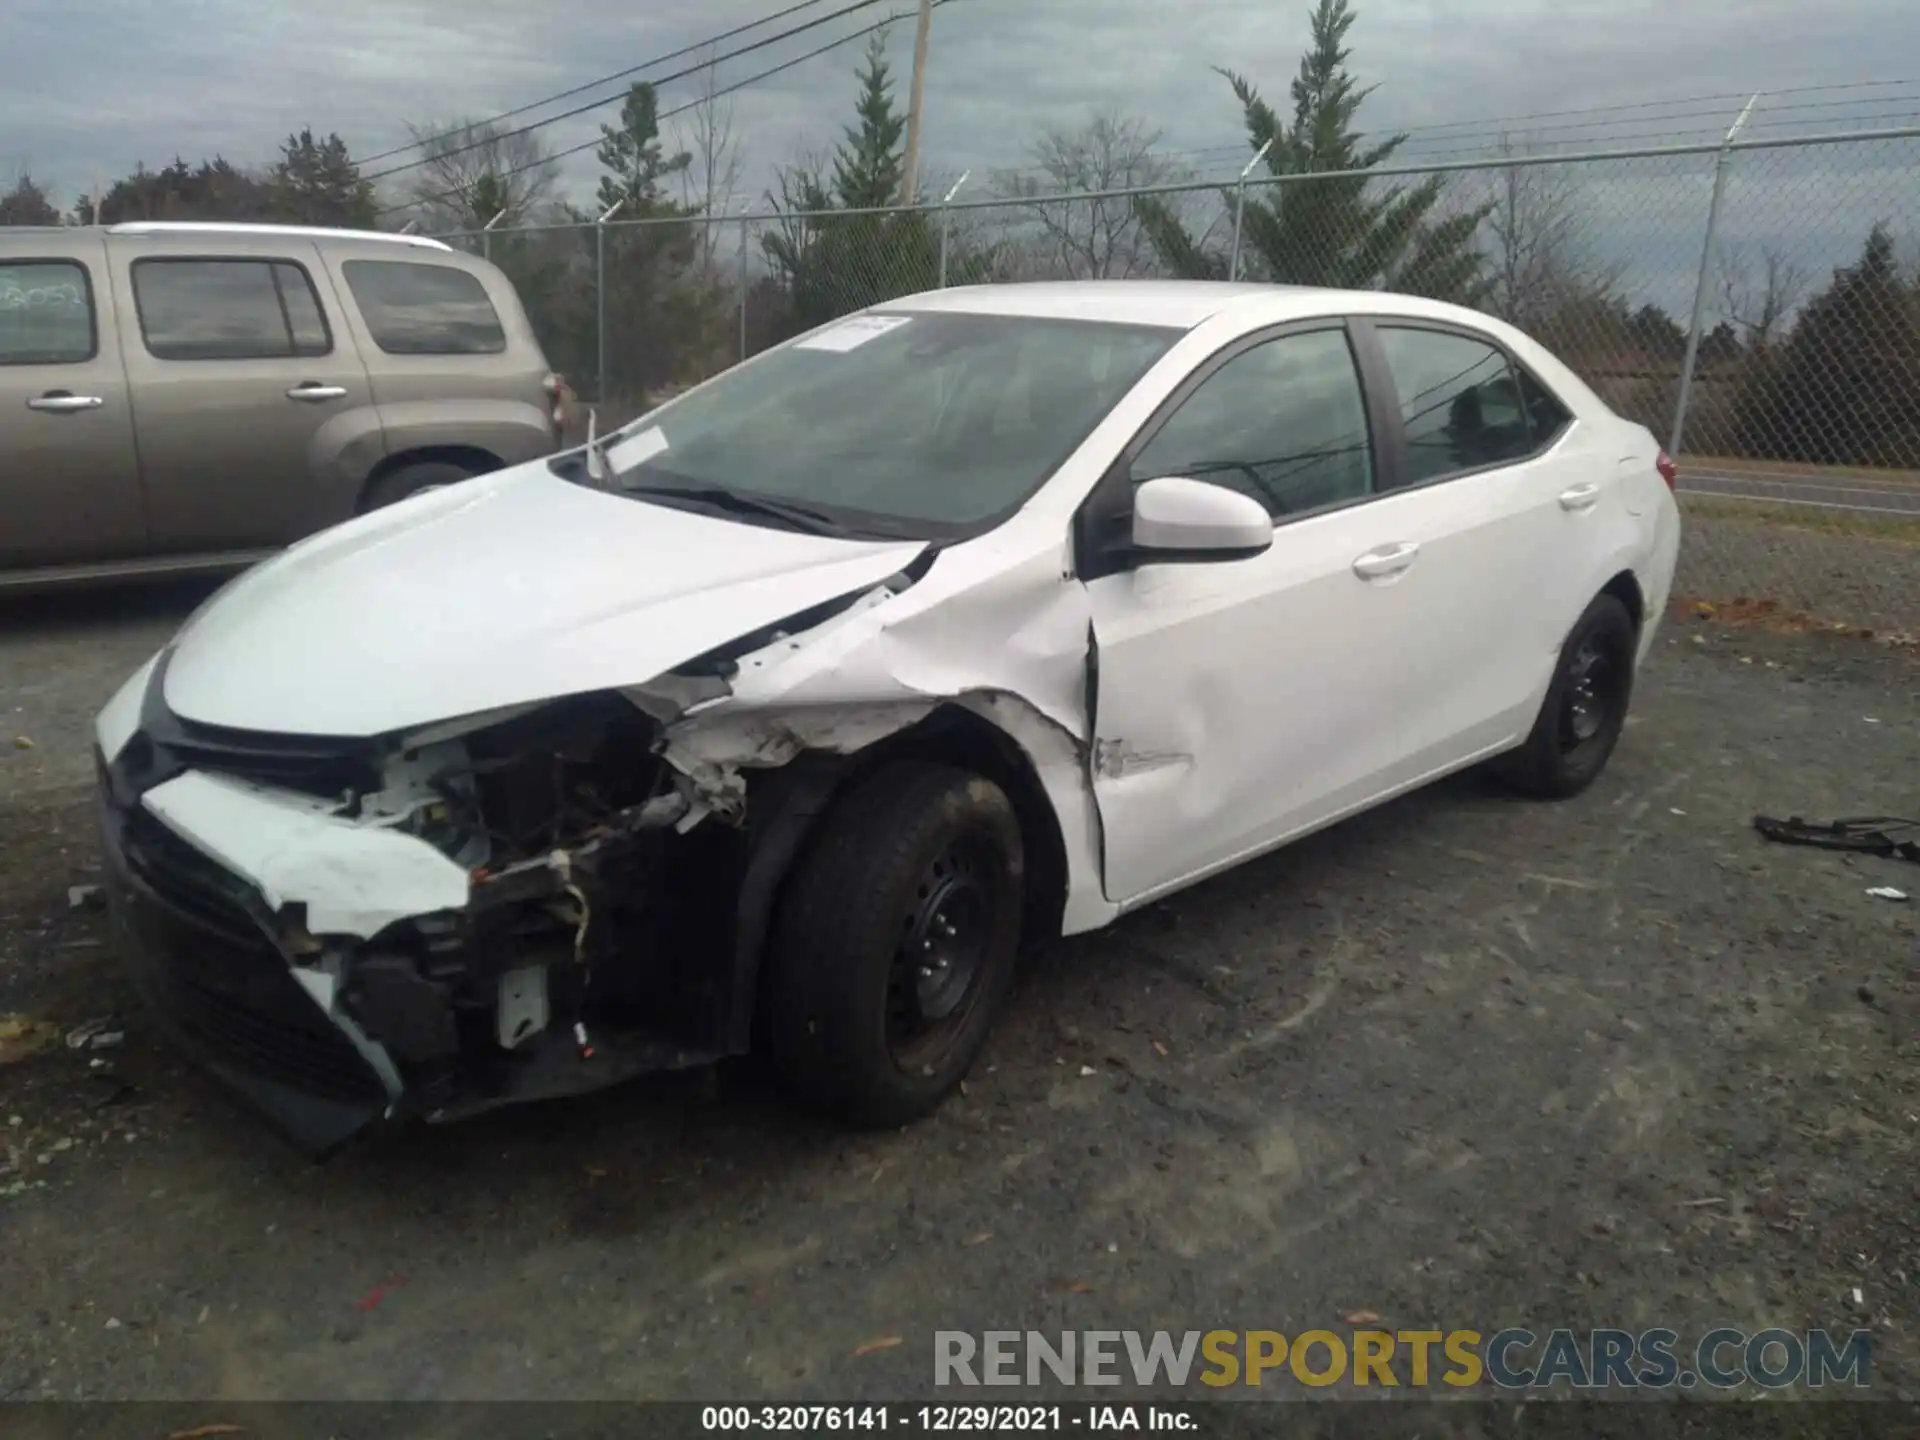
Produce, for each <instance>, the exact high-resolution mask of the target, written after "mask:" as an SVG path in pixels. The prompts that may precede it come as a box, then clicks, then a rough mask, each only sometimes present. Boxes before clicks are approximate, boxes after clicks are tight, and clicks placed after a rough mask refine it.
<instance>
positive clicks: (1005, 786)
mask: <svg viewBox="0 0 1920 1440" xmlns="http://www.w3.org/2000/svg"><path fill="white" fill-rule="evenodd" d="M891 760H932V761H937V762H939V763H941V764H946V765H957V766H959V767H960V768H962V769H964V770H971V771H973V772H974V773H975V774H978V775H984V776H985V777H986V778H987V779H989V780H991V781H993V783H994V784H996V785H998V786H999V787H1000V788H1001V789H1002V790H1004V791H1005V792H1006V795H1007V799H1008V800H1010V801H1011V802H1012V803H1013V813H1014V817H1015V818H1016V819H1017V820H1019V822H1020V839H1021V843H1022V844H1023V845H1024V846H1025V847H1026V857H1025V858H1026V914H1025V915H1024V916H1023V917H1022V918H1021V926H1020V938H1021V945H1022V948H1028V947H1031V946H1033V945H1035V944H1039V943H1043V942H1045V941H1047V940H1053V939H1058V938H1059V935H1060V921H1061V917H1062V915H1063V914H1064V913H1065V911H1066V904H1067V846H1066V841H1065V839H1064V838H1063V837H1062V835H1061V833H1060V821H1059V819H1058V817H1057V816H1055V814H1054V813H1053V802H1052V801H1050V800H1049V799H1048V798H1047V791H1046V787H1045V786H1043V785H1042V784H1041V783H1040V777H1039V775H1038V774H1037V773H1035V771H1034V768H1033V762H1032V761H1031V760H1029V759H1028V758H1027V754H1026V752H1025V751H1024V750H1022V749H1021V748H1020V746H1019V745H1018V744H1016V743H1015V742H1014V740H1013V739H1012V738H1011V737H1010V736H1009V735H1007V734H1006V732H1005V731H1003V730H1001V729H999V728H998V727H997V726H995V725H994V724H992V723H991V722H990V721H988V720H985V719H983V718H982V717H981V716H979V715H976V714H974V713H973V711H971V710H967V709H963V708H961V707H960V706H957V705H947V706H943V707H941V708H940V709H938V710H936V711H934V712H933V714H931V715H929V716H928V717H927V718H926V719H925V720H922V721H921V722H920V723H919V724H917V725H913V726H910V727H909V728H907V729H905V730H902V731H901V732H899V733H898V734H896V735H890V736H888V737H887V738H886V739H885V740H882V741H880V742H879V743H878V744H877V745H873V746H871V747H869V748H868V749H866V750H863V751H861V752H860V753H859V754H858V755H857V756H855V757H854V758H853V764H852V765H851V766H850V767H849V768H848V770H847V771H846V773H845V774H844V775H843V776H842V777H841V779H840V784H839V785H838V786H837V787H836V788H837V789H839V790H844V789H845V788H846V786H847V785H849V784H852V783H854V782H856V781H858V780H859V778H860V777H861V776H862V775H863V774H865V773H866V772H867V771H869V770H871V769H872V768H874V767H875V766H877V765H881V764H885V763H886V762H888V761H891Z"/></svg>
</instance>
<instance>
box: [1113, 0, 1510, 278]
mask: <svg viewBox="0 0 1920 1440" xmlns="http://www.w3.org/2000/svg"><path fill="white" fill-rule="evenodd" d="M1354 19H1355V16H1354V13H1353V11H1352V10H1350V9H1349V8H1348V4H1347V0H1318V3H1317V4H1316V6H1315V8H1314V12H1313V18H1312V43H1311V44H1310V46H1309V47H1308V49H1307V52H1306V54H1305V55H1303V56H1302V57H1301V60H1300V73H1299V74H1298V75H1297V76H1296V77H1295V78H1294V81H1293V87H1292V95H1293V116H1292V119H1291V121H1288V122H1283V121H1282V119H1281V117H1280V116H1279V114H1277V113H1276V112H1275V111H1274V109H1273V107H1272V106H1270V105H1269V104H1267V102H1266V101H1265V100H1263V99H1262V98H1261V96H1260V92H1259V91H1258V90H1256V89H1255V88H1254V86H1253V84H1252V82H1251V81H1249V80H1247V79H1246V78H1245V77H1243V76H1241V75H1237V74H1235V73H1233V72H1232V71H1229V70H1222V71H1220V72H1219V73H1220V74H1221V75H1222V76H1224V77H1225V78H1226V80H1227V82H1228V83H1229V84H1230V85H1231V86H1232V87H1233V93H1234V97H1235V98H1236V99H1237V100H1238V101H1239V102H1240V107H1241V111H1242V113H1243V115H1244V118H1245V123H1246V127H1247V139H1248V141H1249V143H1250V145H1251V146H1252V147H1253V148H1254V149H1255V150H1257V149H1258V148H1259V147H1260V146H1262V145H1267V144H1268V143H1269V142H1271V148H1269V149H1268V151H1267V156H1266V162H1265V163H1266V168H1267V171H1268V173H1269V174H1271V175H1274V176H1280V177H1285V176H1302V175H1316V174H1319V175H1330V176H1334V178H1328V179H1322V180H1294V181H1291V182H1289V183H1287V184H1283V185H1279V186H1271V187H1265V188H1264V189H1263V190H1261V191H1254V190H1249V191H1248V192H1247V197H1246V213H1245V216H1244V220H1243V223H1242V231H1243V235H1242V248H1241V273H1242V274H1244V275H1247V276H1249V277H1251V278H1256V279H1265V280H1271V281H1276V282H1280V283H1285V284H1295V285H1327V286H1336V287H1340V288H1348V289H1367V288H1375V287H1378V288H1384V289H1391V290H1402V291H1406V292H1409V293H1412V294H1417V295H1430V296H1434V297H1437V298H1441V299H1449V300H1468V301H1470V300H1472V299H1474V298H1475V297H1476V296H1477V295H1478V294H1479V293H1480V291H1481V290H1482V289H1483V288H1484V280H1483V278H1482V274H1481V270H1482V261H1481V257H1480V255H1479V253H1478V252H1477V250H1476V249H1475V248H1474V232H1475V231H1476V230H1477V229H1478V228H1479V224H1480V221H1481V220H1482V219H1483V218H1485V216H1486V214H1487V213H1488V212H1487V208H1486V207H1482V208H1479V209H1474V210H1470V211H1463V212H1462V213H1459V214H1456V215H1450V216H1446V217H1444V218H1443V217H1441V216H1439V215H1437V214H1436V211H1437V209H1438V207H1439V203H1440V200H1441V198H1442V185H1441V180H1440V178H1439V177H1438V176H1435V177H1432V178H1430V179H1428V180H1426V181H1423V182H1422V183H1421V184H1419V185H1415V186H1411V187H1408V186H1400V185H1387V186H1382V185H1381V184H1380V182H1379V181H1377V180H1374V179H1372V178H1370V177H1369V176H1367V175H1365V174H1356V173H1352V172H1360V171H1368V170H1372V169H1374V168H1376V167H1377V166H1379V165H1381V164H1383V163H1385V162H1386V161H1387V160H1388V159H1389V158H1390V157H1391V156H1392V155H1393V154H1394V152H1395V151H1397V150H1398V149H1399V148H1400V146H1401V144H1402V143H1403V142H1404V141H1405V139H1406V137H1405V136H1404V135H1392V136H1388V137H1387V138H1385V139H1383V140H1380V141H1378V142H1375V143H1372V144H1364V143H1362V137H1361V134H1360V132H1359V131H1357V130H1355V128H1354V121H1355V118H1356V116H1357V115H1358V113H1359V109H1360V106H1361V104H1362V103H1363V102H1364V101H1365V100H1366V98H1367V96H1368V95H1370V94H1371V93H1372V89H1371V87H1362V86H1360V85H1359V84H1358V83H1357V82H1356V81H1355V80H1354V78H1353V75H1352V73H1351V72H1350V71H1349V70H1348V69H1347V60H1348V58H1349V57H1350V55H1351V54H1352V51H1351V50H1350V49H1349V48H1348V47H1347V43H1346V39H1347V32H1348V31H1349V30H1351V29H1352V28H1353V22H1354ZM1335 172H1339V173H1338V174H1337V175H1335ZM1227 203H1228V204H1229V205H1230V206H1231V205H1235V204H1237V203H1238V199H1237V195H1236V194H1234V193H1233V192H1229V194H1228V196H1227ZM1136 206H1137V209H1138V213H1139V216H1140V220H1141V224H1142V226H1143V227H1144V228H1145V230H1146V232H1147V235H1148V237H1149V239H1151V241H1152V242H1153V245H1154V249H1155V250H1156V251H1157V252H1158V254H1159V256H1160V260H1161V263H1162V264H1163V265H1165V266H1166V267H1167V268H1168V269H1169V270H1171V271H1173V272H1174V273H1175V274H1177V275H1183V276H1187V277H1189V278H1194V279H1217V278H1220V277H1222V276H1224V275H1225V274H1226V270H1227V264H1226V261H1225V260H1224V259H1223V258H1222V257H1220V256H1218V255H1215V254H1212V253H1209V252H1207V251H1205V250H1204V249H1203V248H1202V246H1201V245H1200V244H1199V243H1198V242H1197V241H1195V240H1194V239H1193V237H1192V236H1191V235H1189V234H1188V233H1187V231H1186V228H1185V226H1183V225H1182V224H1181V223H1180V221H1179V220H1178V218H1177V217H1175V215H1174V214H1173V212H1172V211H1171V210H1169V209H1168V208H1167V207H1166V205H1165V204H1163V203H1162V202H1160V201H1159V200H1157V199H1154V198H1151V197H1143V198H1141V199H1140V200H1138V201H1136Z"/></svg>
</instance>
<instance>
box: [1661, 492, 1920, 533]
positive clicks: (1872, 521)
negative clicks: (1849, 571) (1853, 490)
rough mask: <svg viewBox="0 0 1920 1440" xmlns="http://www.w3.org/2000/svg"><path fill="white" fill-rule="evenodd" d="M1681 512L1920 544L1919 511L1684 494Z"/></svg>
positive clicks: (1690, 516)
mask: <svg viewBox="0 0 1920 1440" xmlns="http://www.w3.org/2000/svg"><path fill="white" fill-rule="evenodd" d="M1680 513H1681V514H1682V515H1684V516H1686V517H1687V518H1688V519H1698V520H1732V521H1735V522H1737V523H1741V524H1747V525H1765V526H1768V527H1769V528H1771V529H1775V530H1804V531H1808V532H1810V533H1812V534H1815V535H1850V536H1854V537H1857V538H1859V539H1863V540H1891V541H1893V542H1894V543H1895V544H1899V545H1920V514H1916V515H1889V514H1887V513H1885V512H1884V511H1883V512H1880V513H1877V514H1876V513H1871V512H1868V511H1864V510H1828V509H1822V508H1821V507H1819V506H1815V505H1776V504H1771V503H1768V502H1766V501H1755V500H1730V499H1726V498H1723V497H1721V496H1717V495H1715V496H1706V495H1682V496H1681V497H1680Z"/></svg>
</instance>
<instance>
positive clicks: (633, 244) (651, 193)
mask: <svg viewBox="0 0 1920 1440" xmlns="http://www.w3.org/2000/svg"><path fill="white" fill-rule="evenodd" d="M595 156H596V158H597V159H598V160H599V162H600V166H601V169H602V171H603V172H604V173H603V174H602V175H601V177H600V186H599V189H598V191H597V192H596V194H595V197H594V198H595V203H596V204H597V205H598V206H599V208H600V211H601V212H603V213H604V212H605V211H607V210H609V209H611V208H612V207H613V206H615V205H618V206H620V213H619V215H618V217H617V220H618V222H619V223H617V224H614V225H611V226H609V233H608V234H607V235H606V237H605V239H606V246H605V254H606V285H607V291H608V294H607V300H608V303H607V317H608V318H607V323H608V326H609V328H610V334H609V336H608V345H607V351H608V363H609V368H610V369H611V372H612V373H611V374H610V375H607V376H599V377H595V389H596V390H597V391H598V392H599V393H600V394H602V395H605V394H608V393H611V392H613V391H618V392H619V393H621V394H623V395H629V396H641V395H644V394H645V393H646V392H648V391H649V390H651V389H653V388H654V387H656V386H659V385H663V384H667V383H670V382H672V381H674V380H677V379H681V378H684V377H683V376H680V375H676V374H675V373H674V372H675V370H676V369H677V368H678V367H679V366H680V364H681V363H682V360H683V358H684V352H685V350H686V349H687V347H688V342H689V340H697V337H698V336H700V335H701V334H702V333H703V332H704V331H706V330H710V329H712V328H713V326H712V324H711V321H712V318H713V313H714V310H715V303H714V302H715V299H716V296H715V293H714V291H715V277H713V276H710V275H704V274H700V273H697V272H698V271H699V270H700V268H701V267H699V266H698V265H697V264H696V259H697V256H698V252H699V247H698V246H697V245H696V244H695V242H694V234H693V228H692V226H691V225H690V224H688V223H687V221H688V218H689V217H690V216H691V215H692V213H693V212H692V211H690V210H689V209H688V208H687V207H685V206H683V205H681V204H679V203H677V202H676V201H674V200H673V199H672V198H671V197H669V196H668V195H666V194H664V193H663V190H662V186H663V183H664V182H665V181H666V180H667V179H669V178H670V177H672V176H675V175H678V174H680V173H681V172H682V171H684V170H686V169H687V168H688V167H689V166H690V165H691V164H692V163H693V156H692V155H691V154H689V153H687V152H685V151H679V152H676V153H674V154H672V155H668V154H667V153H666V152H665V150H664V149H663V148H662V146H661V143H660V112H659V101H658V99H657V97H656V95H655V93H654V88H653V86H651V85H649V84H646V83H645V82H644V81H643V82H639V83H636V84H634V85H633V86H631V87H630V88H629V89H628V91H627V98H626V100H625V101H624V102H623V103H622V104H621V106H620V120H619V123H618V124H617V125H602V126H601V127H600V145H599V148H598V149H597V150H596V151H595ZM588 218H592V217H588ZM637 221H646V222H649V223H646V224H636V223H633V222H637ZM709 223H711V222H709ZM596 263H597V258H596Z"/></svg>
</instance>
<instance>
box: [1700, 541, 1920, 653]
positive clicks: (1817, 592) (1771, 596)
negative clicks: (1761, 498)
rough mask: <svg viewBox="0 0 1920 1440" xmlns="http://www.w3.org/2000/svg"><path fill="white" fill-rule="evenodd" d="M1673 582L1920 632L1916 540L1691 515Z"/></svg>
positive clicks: (1709, 594) (1712, 594) (1725, 596)
mask: <svg viewBox="0 0 1920 1440" xmlns="http://www.w3.org/2000/svg"><path fill="white" fill-rule="evenodd" d="M1683 534H1684V537H1685V538H1684V541H1683V544H1682V550H1681V562H1680V574H1679V577H1678V582H1677V585H1676V589H1679V590H1680V591H1682V592H1683V593H1685V594H1687V595H1689V596H1691V597H1693V598H1695V599H1701V600H1735V599H1742V598H1747V599H1754V600H1759V599H1767V600H1773V601H1776V602H1778V604H1779V605H1781V606H1782V607H1783V608H1785V609H1788V610H1793V611H1797V612H1799V613H1801V614H1805V615H1810V616H1813V617H1814V618H1816V619H1819V620H1827V621H1834V622H1841V623H1845V624H1848V625H1858V626H1862V627H1865V628H1868V629H1872V630H1875V631H1879V632H1882V633H1888V634H1905V635H1911V636H1920V545H1916V544H1914V543H1913V542H1912V541H1911V540H1908V541H1905V542H1902V541H1898V540H1880V539H1868V538H1865V537H1862V536H1854V535H1829V534H1821V533H1818V532H1816V531H1812V530H1793V529H1788V528H1785V527H1783V526H1778V525H1764V524H1755V523H1752V522H1748V521H1743V520H1722V519H1717V518H1709V517H1707V516H1702V515H1689V516H1688V517H1687V518H1686V523H1685V529H1684V531H1683Z"/></svg>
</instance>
